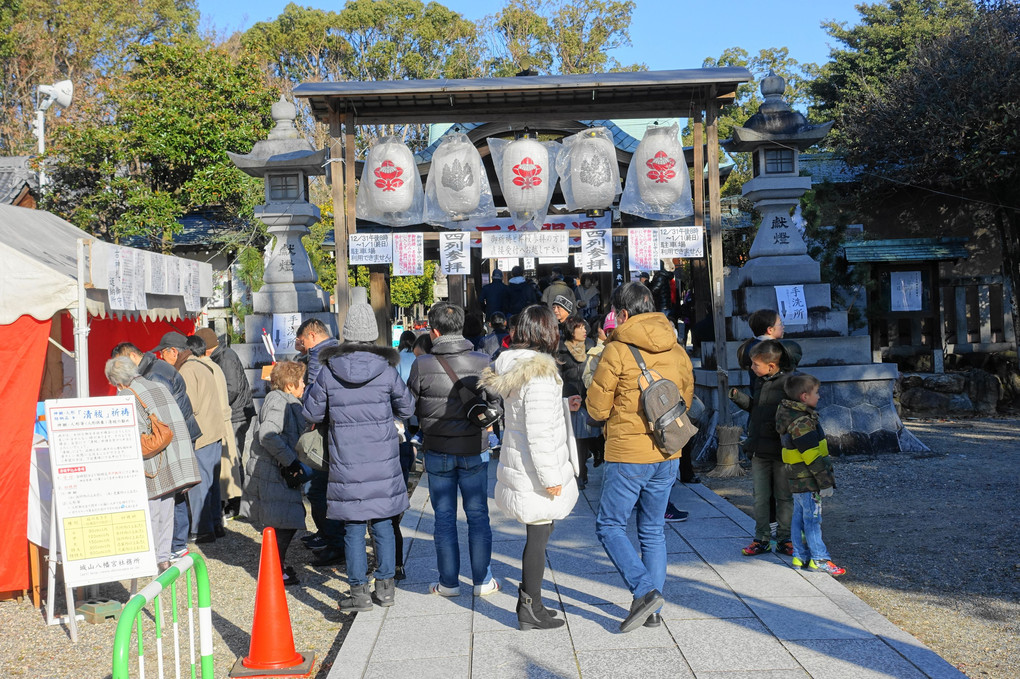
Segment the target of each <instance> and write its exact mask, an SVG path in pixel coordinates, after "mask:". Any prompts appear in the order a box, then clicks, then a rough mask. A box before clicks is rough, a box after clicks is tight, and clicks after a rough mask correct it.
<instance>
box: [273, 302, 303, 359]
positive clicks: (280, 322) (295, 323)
mask: <svg viewBox="0 0 1020 679" xmlns="http://www.w3.org/2000/svg"><path fill="white" fill-rule="evenodd" d="M300 325H301V313H300V312H298V313H288V314H273V344H274V345H275V352H274V353H278V354H292V353H294V352H295V351H297V348H296V347H295V346H294V343H295V340H297V329H298V327H300Z"/></svg>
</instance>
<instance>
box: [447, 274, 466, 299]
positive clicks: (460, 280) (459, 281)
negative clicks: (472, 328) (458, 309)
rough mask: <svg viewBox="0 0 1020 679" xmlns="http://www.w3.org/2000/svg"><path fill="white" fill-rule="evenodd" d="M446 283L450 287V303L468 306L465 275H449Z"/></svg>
mask: <svg viewBox="0 0 1020 679" xmlns="http://www.w3.org/2000/svg"><path fill="white" fill-rule="evenodd" d="M446 285H447V286H448V289H449V297H447V299H448V300H449V301H450V304H459V305H460V306H462V307H466V306H467V305H466V304H465V302H466V301H467V300H466V299H465V298H464V275H463V274H457V275H449V276H447V277H446Z"/></svg>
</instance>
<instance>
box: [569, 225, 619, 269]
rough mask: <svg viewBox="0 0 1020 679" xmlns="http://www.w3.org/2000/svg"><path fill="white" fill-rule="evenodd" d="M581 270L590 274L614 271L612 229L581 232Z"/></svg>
mask: <svg viewBox="0 0 1020 679" xmlns="http://www.w3.org/2000/svg"><path fill="white" fill-rule="evenodd" d="M575 261H576V256H575ZM581 270H582V271H586V272H589V273H594V272H599V271H612V270H613V232H612V231H611V230H610V229H586V230H584V231H582V232H581Z"/></svg>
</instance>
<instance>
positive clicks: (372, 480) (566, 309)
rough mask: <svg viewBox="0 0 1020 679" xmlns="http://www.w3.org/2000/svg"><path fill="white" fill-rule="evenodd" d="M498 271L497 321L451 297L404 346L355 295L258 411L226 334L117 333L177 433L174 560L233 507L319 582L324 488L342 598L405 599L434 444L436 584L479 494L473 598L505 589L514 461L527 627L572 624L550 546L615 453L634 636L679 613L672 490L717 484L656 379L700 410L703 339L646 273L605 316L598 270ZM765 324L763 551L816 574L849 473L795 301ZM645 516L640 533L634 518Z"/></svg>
mask: <svg viewBox="0 0 1020 679" xmlns="http://www.w3.org/2000/svg"><path fill="white" fill-rule="evenodd" d="M492 279H493V282H492V283H490V284H489V285H487V286H485V287H484V288H483V289H482V293H481V296H480V300H481V303H482V306H483V309H484V310H485V313H486V322H487V323H488V328H489V331H488V332H486V330H485V329H484V328H485V326H484V325H483V323H482V320H481V318H473V317H471V316H468V315H466V313H465V310H464V309H463V308H462V307H460V306H457V305H454V304H450V303H447V302H439V303H436V304H434V305H433V306H432V307H431V308H430V310H429V312H428V321H429V331H428V333H426V334H423V335H420V336H418V335H416V334H415V333H413V332H405V333H404V334H403V335H402V336H401V338H400V342H399V345H398V347H396V348H390V347H385V346H380V345H379V344H378V343H377V340H378V339H379V336H380V333H379V327H378V324H377V321H376V318H375V314H374V311H373V309H372V307H371V306H369V304H368V303H367V298H366V295H365V291H364V290H363V289H356V290H355V291H354V297H353V301H352V304H351V305H350V307H349V310H348V312H347V314H346V317H345V320H344V325H343V328H342V336H343V341H342V342H341V341H338V340H337V339H336V338H334V337H332V336H331V333H330V331H329V329H328V328H327V326H326V325H325V324H323V323H322V322H321V321H319V320H316V319H309V320H306V321H305V322H304V323H303V324H302V325H301V326H300V327H299V328H298V329H297V338H296V348H297V349H298V351H299V352H300V356H299V359H298V360H296V361H282V362H279V363H276V364H274V366H273V368H272V371H271V374H270V378H269V391H268V393H267V395H266V397H265V399H264V401H263V403H262V406H261V409H260V411H259V412H258V413H257V415H256V414H255V413H254V406H253V400H252V393H251V388H250V386H249V385H248V382H247V379H246V378H245V376H244V373H243V370H242V369H241V363H240V361H239V359H238V357H237V356H236V354H234V353H233V352H232V351H231V350H230V349H229V348H226V347H223V346H220V345H219V342H218V341H217V338H216V335H215V333H213V331H212V330H210V329H208V328H204V329H200V330H198V331H197V332H196V333H195V334H194V335H192V336H190V337H185V336H184V335H182V334H180V333H176V332H171V333H167V334H166V335H165V336H164V337H163V338H162V339H161V341H160V342H159V344H158V345H157V346H156V347H155V348H154V349H153V350H152V351H150V352H145V353H143V352H142V351H140V350H139V349H138V348H137V347H135V346H134V345H132V344H128V343H125V344H121V345H118V347H116V348H115V349H114V351H113V357H112V358H111V359H110V361H109V362H108V363H107V377H108V379H109V381H110V383H111V384H113V385H114V386H115V387H117V388H118V390H119V393H121V394H122V395H134V397H135V398H137V399H138V402H139V408H138V413H139V429H140V432H141V433H142V434H145V433H147V432H148V431H150V430H151V427H152V426H153V425H152V421H151V418H149V415H151V414H154V415H156V416H157V417H158V418H159V419H160V420H163V421H165V422H168V423H171V425H172V429H173V432H174V438H173V442H172V444H171V446H170V447H169V448H167V449H166V451H164V452H163V453H160V454H159V455H158V456H156V457H153V458H151V459H148V460H146V462H145V465H146V477H147V480H148V483H149V486H148V490H149V497H150V510H151V512H150V513H151V517H152V524H153V535H154V540H155V542H156V553H157V560H158V561H159V563H160V567H161V568H165V567H167V566H168V565H169V562H170V561H171V560H172V559H173V558H176V557H179V556H180V555H182V554H183V553H186V551H187V543H188V541H189V539H190V540H192V541H194V542H196V543H205V542H212V541H215V540H216V539H217V537H221V536H222V535H223V534H224V524H223V521H224V520H225V519H229V518H232V517H233V516H237V515H240V516H242V517H245V518H247V519H248V520H249V521H251V522H252V523H253V524H254V525H255V526H256V527H257V528H259V529H261V528H264V527H272V528H274V529H275V532H276V536H277V549H278V550H279V558H280V563H281V566H282V570H283V573H284V582H285V584H287V585H296V584H299V582H298V574H297V572H296V571H295V570H294V569H293V568H292V567H290V566H288V565H287V551H288V548H289V546H290V545H291V543H292V541H293V539H294V537H295V536H296V535H297V533H298V532H299V531H301V530H303V529H304V528H305V525H306V523H305V503H304V498H303V496H305V497H307V500H308V505H309V506H310V509H311V518H312V521H313V522H314V524H315V532H314V533H309V534H308V535H305V536H303V538H302V539H303V540H304V541H305V544H306V546H308V547H309V548H311V549H313V550H315V553H316V557H315V560H314V561H313V565H316V566H328V565H333V564H339V563H343V564H345V566H346V573H347V578H348V581H349V584H350V595H349V596H348V597H345V598H344V599H343V600H341V601H340V602H339V608H340V610H341V611H344V612H357V611H368V610H371V609H372V607H373V606H374V605H380V606H392V605H394V603H395V602H396V582H397V581H398V580H401V579H403V577H404V568H403V556H404V555H403V552H404V550H403V538H402V535H401V532H400V517H401V515H402V513H403V512H404V511H405V510H406V509H407V508H408V506H409V503H408V494H407V483H408V476H409V471H410V469H411V468H412V465H413V463H414V460H415V458H416V454H415V453H416V450H419V451H420V452H421V460H422V463H423V468H424V473H425V474H426V475H427V478H428V485H429V497H430V501H431V504H432V509H433V512H434V515H435V522H434V534H433V539H434V544H435V551H436V562H437V570H438V573H439V578H438V581H437V582H435V583H433V584H432V585H431V587H430V589H431V591H432V592H433V593H434V594H436V595H439V596H447V597H453V596H458V595H459V594H460V577H461V573H460V563H461V559H460V548H461V545H460V540H459V539H458V529H457V507H458V495H459V497H460V504H461V506H462V508H463V511H464V515H465V517H466V522H467V545H466V546H467V550H468V557H469V559H468V561H469V563H470V579H471V584H472V587H473V594H474V595H475V596H487V595H491V594H494V593H496V592H499V591H500V589H501V583H500V582H499V580H498V579H497V578H496V577H494V576H493V574H492V570H491V567H490V563H491V558H492V531H491V528H490V523H489V502H488V499H489V493H488V491H489V488H488V468H489V465H490V461H491V459H490V458H491V456H493V455H497V456H498V466H497V471H496V485H495V488H494V489H493V497H494V504H495V505H496V507H497V508H498V509H499V510H501V511H503V512H504V513H506V514H507V515H508V516H510V517H512V518H513V519H515V520H517V521H519V522H521V523H522V524H524V525H525V530H526V535H527V541H526V544H525V546H524V550H523V554H522V558H521V561H522V573H521V580H520V587H519V588H518V592H519V595H518V602H517V616H518V623H519V627H520V629H522V630H524V629H551V628H556V627H560V626H562V625H563V624H564V622H563V620H562V619H559V618H558V617H557V616H556V613H555V611H553V610H551V609H549V608H547V607H546V606H544V605H543V602H542V580H543V577H544V570H545V562H546V548H547V545H548V544H549V543H550V541H551V540H553V539H554V538H553V532H554V526H555V524H556V522H557V521H559V520H562V519H564V518H566V517H567V516H569V515H570V513H571V511H572V510H573V508H574V505H575V503H576V501H577V499H578V497H579V493H580V491H581V490H583V489H584V488H585V486H586V484H587V482H588V473H589V471H588V468H589V462H590V463H591V465H592V466H593V467H599V466H603V465H604V466H605V469H604V473H603V487H602V493H601V500H600V502H599V507H598V511H597V515H596V521H595V532H596V534H597V536H598V538H599V540H600V542H601V544H602V546H603V548H604V549H605V551H606V554H607V555H608V557H609V559H610V561H611V562H612V563H613V564H614V566H615V567H616V568H617V569H618V570H619V572H620V575H621V577H622V578H623V580H624V582H625V583H626V585H627V587H628V588H629V589H630V591H631V593H632V595H633V603H632V606H631V609H630V612H629V614H628V615H627V617H626V618H625V619H624V620H623V621H622V623H621V625H620V629H621V631H622V632H629V631H631V630H633V629H636V628H637V627H639V626H642V625H644V626H648V627H654V626H658V625H660V624H661V619H660V617H659V610H660V609H661V607H662V605H663V603H664V600H663V596H662V591H663V585H664V582H665V576H666V544H665V533H664V526H665V523H666V522H667V521H671V520H674V521H675V520H684V519H686V513H684V512H682V511H681V510H679V509H677V508H676V507H674V506H673V505H672V503H670V501H669V497H670V490H671V488H672V486H673V484H674V483H675V482H676V481H677V480H678V479H679V480H681V481H683V482H696V477H694V474H693V469H692V468H691V464H690V459H689V455H688V456H686V459H684V456H683V455H682V453H681V451H680V450H676V451H674V452H665V453H664V452H663V449H662V446H661V445H660V444H659V443H657V441H656V439H655V437H654V436H653V424H654V423H650V422H649V420H648V419H647V416H646V413H645V411H644V410H643V405H642V403H641V401H642V399H641V394H642V389H643V386H642V382H641V380H642V375H643V374H645V375H646V376H647V374H648V371H650V372H651V374H654V375H656V376H657V377H658V378H659V379H665V380H668V381H670V382H672V383H673V384H674V385H675V386H676V388H677V390H678V392H679V394H680V398H681V399H682V403H683V404H684V405H685V406H689V407H690V412H691V413H692V414H694V411H695V406H696V405H697V404H698V403H699V402H698V401H697V399H696V398H695V397H694V378H693V368H692V364H691V360H690V358H689V357H688V354H687V351H686V349H685V346H684V344H683V340H684V339H685V337H686V333H685V332H684V330H683V329H682V328H678V327H677V325H676V323H675V320H676V319H675V316H668V315H667V314H666V313H664V311H663V302H662V300H661V299H657V297H656V292H655V288H654V285H651V286H650V285H647V284H646V283H645V282H640V281H634V282H629V283H623V284H621V285H618V286H617V287H616V288H615V289H614V290H613V291H612V294H611V298H610V300H608V301H609V302H610V304H609V307H610V310H609V313H607V314H604V315H603V314H601V313H600V311H601V308H602V306H603V304H602V300H601V298H600V292H599V290H598V287H597V283H596V280H595V278H594V277H593V276H589V277H586V278H584V277H583V278H582V279H581V281H580V284H579V285H573V286H572V285H570V284H568V282H566V281H565V280H564V278H563V275H562V272H561V271H559V270H558V269H554V270H553V275H552V279H551V280H550V282H549V285H548V286H547V287H546V288H545V289H544V290H542V291H539V290H538V289H536V287H535V286H533V285H532V284H531V283H530V282H529V281H527V280H526V279H524V277H523V276H522V272H521V271H520V269H519V267H515V268H514V270H513V271H512V272H511V277H510V282H509V285H504V284H503V282H502V274H501V272H499V271H498V270H497V271H495V272H494V273H493V276H492ZM750 323H751V327H752V331H753V332H754V333H755V335H756V337H755V339H754V340H750V341H749V342H747V343H745V345H744V346H742V347H741V351H740V360H741V363H742V365H744V366H745V367H747V368H748V370H749V371H750V374H751V375H752V380H753V381H752V388H751V390H750V391H751V393H750V395H748V394H746V393H744V392H742V391H739V390H736V389H734V390H732V392H731V394H730V397H731V398H732V399H733V400H734V401H735V402H736V403H737V404H738V405H740V406H741V407H744V408H746V409H748V410H750V412H751V416H750V422H749V427H748V439H747V444H746V450H747V452H748V455H749V457H750V458H751V465H752V474H753V479H754V496H755V503H754V506H755V510H754V511H755V519H756V534H755V538H754V541H753V542H752V543H751V544H750V545H749V546H748V547H746V548H744V550H743V553H744V554H745V555H748V556H754V555H756V554H761V553H764V552H766V551H769V550H775V551H777V552H782V553H785V554H789V555H791V556H793V557H794V561H793V563H794V565H796V566H798V567H803V568H810V569H819V570H824V571H827V572H829V573H831V574H833V575H839V574H841V573H842V572H843V571H842V569H840V568H839V567H837V566H835V564H833V563H832V562H831V561H830V560H829V554H828V551H827V549H826V547H825V545H824V542H823V541H822V538H821V528H820V525H821V499H820V498H821V497H825V496H827V495H830V494H831V493H832V488H833V486H834V479H833V477H832V468H831V464H830V463H829V461H828V456H827V448H826V444H825V438H824V433H823V432H822V431H821V428H820V427H819V426H818V416H817V411H816V410H815V408H816V406H817V403H818V390H819V384H818V381H817V380H816V379H815V378H813V377H811V376H808V375H804V374H802V373H798V372H796V368H797V362H798V361H799V358H800V349H799V347H797V345H796V344H795V343H793V342H788V341H781V338H782V332H783V328H782V321H781V318H780V317H779V315H778V314H777V313H776V312H774V311H771V310H765V311H763V312H759V313H757V314H753V315H752V316H751V318H750ZM638 357H640V358H638ZM643 369H644V373H643ZM695 417H696V415H695ZM249 426H250V429H251V431H250V432H248V431H247V430H248V428H249ZM246 434H247V436H246ZM245 441H248V446H247V447H245ZM239 449H243V450H242V452H243V453H244V454H243V455H240V454H239ZM682 461H683V464H682ZM632 514H633V515H635V516H636V519H637V542H638V546H637V547H635V546H634V544H633V543H632V542H631V538H630V537H629V536H628V530H627V525H628V520H629V518H630V517H631V515H632ZM773 523H775V524H777V527H776V529H775V534H773V527H772V524H773ZM368 533H371V536H372V538H373V541H374V562H375V564H374V571H373V572H370V571H369V558H368V550H367V546H366V534H368ZM373 579H374V587H373V586H372V581H373Z"/></svg>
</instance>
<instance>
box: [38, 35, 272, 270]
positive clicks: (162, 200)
mask: <svg viewBox="0 0 1020 679" xmlns="http://www.w3.org/2000/svg"><path fill="white" fill-rule="evenodd" d="M131 53H132V55H133V59H134V66H133V67H132V69H131V70H130V71H129V72H128V74H127V78H126V81H125V82H123V83H118V82H113V81H111V82H110V83H108V84H107V85H106V86H104V88H103V90H102V92H101V94H102V98H101V99H99V100H97V101H96V102H90V103H88V104H85V105H83V106H82V110H81V111H80V115H81V117H82V120H80V121H79V123H78V124H77V125H75V126H73V127H71V126H65V127H63V128H61V129H60V130H58V133H57V135H56V139H55V143H54V144H52V145H51V155H52V156H53V158H54V159H55V161H56V165H55V170H54V171H53V172H52V174H51V176H52V180H53V187H52V189H53V190H52V191H50V192H48V193H47V194H46V195H45V196H44V207H46V208H47V209H50V210H52V211H54V212H56V213H57V214H59V215H61V216H62V217H64V218H65V219H67V220H68V221H70V222H72V223H73V224H75V225H77V226H78V227H79V228H82V229H84V230H86V231H89V232H91V233H94V234H96V235H98V236H101V237H104V238H107V239H110V240H114V241H116V240H117V239H119V238H120V237H123V236H126V235H140V236H144V237H147V238H148V239H149V240H150V242H152V243H153V244H155V245H157V246H158V247H160V248H161V249H163V250H167V249H168V248H169V246H170V244H171V243H172V239H173V234H174V233H176V232H178V231H179V229H180V226H179V224H178V222H177V218H178V217H180V216H181V215H182V214H184V213H185V212H187V211H188V210H192V209H194V208H197V207H216V208H219V210H220V211H221V212H222V213H223V214H224V215H227V216H229V217H242V218H243V217H249V216H250V215H251V214H252V209H253V207H254V205H256V204H258V203H261V202H262V183H261V182H259V181H258V180H256V179H253V178H251V177H248V176H247V175H245V174H244V173H242V172H241V171H240V170H238V169H237V168H235V167H234V166H233V164H232V163H231V162H230V161H229V160H228V159H227V156H226V153H227V151H234V152H238V153H246V152H248V151H249V150H250V149H251V147H252V144H253V141H254V140H257V139H264V138H265V137H266V134H267V132H268V130H269V128H270V127H271V119H270V116H269V110H270V106H271V105H272V103H273V101H274V100H275V99H276V97H277V93H276V92H274V91H273V90H272V89H270V88H269V87H267V85H266V82H265V78H264V76H263V75H262V72H261V71H260V70H259V69H258V68H257V66H256V64H255V63H254V62H253V61H252V60H251V59H248V58H245V57H237V58H235V57H232V56H231V55H229V54H228V53H226V52H225V51H223V50H221V49H217V48H211V47H210V46H209V45H208V44H206V43H204V42H202V41H200V40H198V39H197V38H194V37H182V38H176V39H173V40H171V41H169V42H165V43H157V44H152V45H142V46H137V47H134V48H132V49H131Z"/></svg>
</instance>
